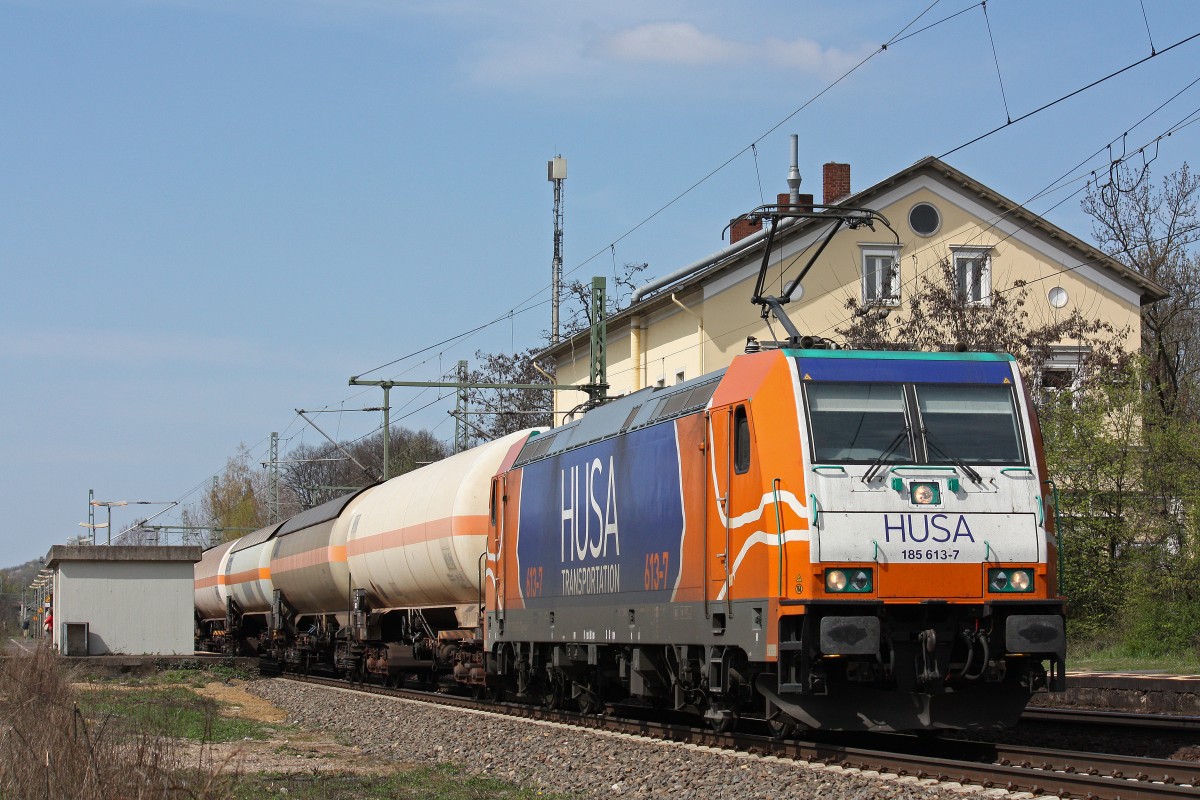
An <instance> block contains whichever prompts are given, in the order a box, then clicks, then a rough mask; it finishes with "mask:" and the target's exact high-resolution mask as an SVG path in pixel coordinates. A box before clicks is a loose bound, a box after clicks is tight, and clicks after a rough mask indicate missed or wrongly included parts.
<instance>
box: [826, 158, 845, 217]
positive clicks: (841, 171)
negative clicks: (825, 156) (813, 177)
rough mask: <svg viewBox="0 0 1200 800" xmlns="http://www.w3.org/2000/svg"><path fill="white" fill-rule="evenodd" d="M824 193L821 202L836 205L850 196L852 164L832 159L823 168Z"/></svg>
mask: <svg viewBox="0 0 1200 800" xmlns="http://www.w3.org/2000/svg"><path fill="white" fill-rule="evenodd" d="M822 177H823V178H824V179H825V180H824V194H823V195H822V198H823V199H822V200H821V204H822V205H827V206H832V205H836V204H838V203H840V202H842V201H843V200H845V199H846V198H847V197H849V196H850V165H849V164H838V163H837V162H834V161H830V162H828V163H826V164H825V166H824V167H823V168H822Z"/></svg>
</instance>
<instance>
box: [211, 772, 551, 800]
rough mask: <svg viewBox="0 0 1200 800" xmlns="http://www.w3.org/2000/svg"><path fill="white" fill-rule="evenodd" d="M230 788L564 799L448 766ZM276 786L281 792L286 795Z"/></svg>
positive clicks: (246, 796) (404, 799)
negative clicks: (386, 773)
mask: <svg viewBox="0 0 1200 800" xmlns="http://www.w3.org/2000/svg"><path fill="white" fill-rule="evenodd" d="M231 790H232V794H231V797H232V798H233V800H259V798H262V797H280V796H284V797H288V798H290V800H340V799H341V798H347V799H349V798H355V799H356V800H357V799H358V798H363V800H375V799H376V798H378V799H379V800H383V798H388V800H393V799H395V800H485V798H486V800H533V799H534V798H540V799H541V800H554V799H555V798H563V799H564V800H565V798H567V797H568V795H562V794H549V793H543V792H541V791H537V790H533V789H520V788H518V787H515V786H513V785H511V784H507V783H504V782H502V781H498V780H494V779H492V778H482V777H478V776H473V775H468V774H467V773H466V772H464V771H463V770H461V769H460V768H458V767H455V766H452V765H448V764H443V765H438V766H435V767H419V768H416V769H406V770H400V771H397V772H394V773H391V774H388V775H345V774H342V775H331V774H303V773H301V774H285V775H281V774H271V773H261V774H251V775H242V776H240V777H239V778H238V779H237V784H236V786H234V787H231ZM281 790H286V794H284V793H283V792H282V791H281Z"/></svg>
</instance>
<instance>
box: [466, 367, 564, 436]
mask: <svg viewBox="0 0 1200 800" xmlns="http://www.w3.org/2000/svg"><path fill="white" fill-rule="evenodd" d="M537 354H538V350H537V348H532V347H531V348H529V349H528V350H523V351H520V352H517V353H513V354H511V355H510V354H508V353H484V352H482V351H479V352H476V353H475V358H477V359H479V362H480V364H479V366H478V367H476V368H475V369H473V370H471V372H470V373H469V374H468V376H467V380H468V381H470V382H471V383H516V384H550V383H552V382H553V381H552V379H551V377H550V376H551V374H552V371H553V369H554V362H553V361H552V360H551V359H548V358H543V359H540V360H539V359H538V358H537ZM467 397H468V399H469V403H470V407H471V411H472V412H476V413H473V414H471V415H470V416H469V417H468V422H469V423H470V425H469V426H468V427H469V429H470V439H471V441H472V442H487V441H491V440H492V439H498V438H500V437H501V436H506V435H508V434H510V433H512V432H514V431H519V430H521V429H523V428H532V427H535V426H539V425H543V426H549V425H553V424H554V423H553V420H552V416H551V413H550V412H551V411H552V409H553V407H554V398H553V392H552V391H551V390H550V389H468V390H467Z"/></svg>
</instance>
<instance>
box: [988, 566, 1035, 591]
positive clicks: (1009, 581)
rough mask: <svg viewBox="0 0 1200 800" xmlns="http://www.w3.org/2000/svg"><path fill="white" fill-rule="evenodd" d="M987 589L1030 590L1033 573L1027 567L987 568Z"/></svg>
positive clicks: (1031, 589) (1031, 588)
mask: <svg viewBox="0 0 1200 800" xmlns="http://www.w3.org/2000/svg"><path fill="white" fill-rule="evenodd" d="M988 591H991V592H1032V591H1033V575H1032V574H1030V572H1029V570H1027V569H989V570H988Z"/></svg>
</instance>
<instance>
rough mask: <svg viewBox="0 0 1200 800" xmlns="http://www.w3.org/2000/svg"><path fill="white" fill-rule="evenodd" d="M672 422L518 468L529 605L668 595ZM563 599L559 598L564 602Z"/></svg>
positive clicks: (674, 511)
mask: <svg viewBox="0 0 1200 800" xmlns="http://www.w3.org/2000/svg"><path fill="white" fill-rule="evenodd" d="M683 526H684V520H683V504H682V500H681V498H680V473H679V451H678V448H677V446H676V442H675V425H674V424H673V423H669V422H668V423H663V424H660V425H652V426H650V427H649V428H643V429H641V430H637V431H634V432H632V433H629V434H626V435H623V436H617V437H614V438H611V439H607V440H604V441H601V442H596V443H595V444H592V445H588V446H586V447H581V448H579V449H577V450H571V451H568V452H566V453H563V454H561V455H557V456H553V457H551V458H547V459H545V460H542V461H535V462H533V463H531V464H529V465H527V466H525V467H523V468H522V478H521V510H520V528H519V533H518V539H517V567H518V570H519V572H518V574H519V575H520V580H521V591H522V595H523V596H524V599H525V605H526V606H528V607H531V608H539V607H546V606H562V605H564V604H565V605H601V604H606V603H612V602H613V595H615V594H617V593H620V594H622V595H627V597H623V598H622V602H625V601H626V600H628V601H629V602H639V603H648V602H662V601H667V600H669V599H670V596H671V591H672V589H673V588H674V586H675V583H676V580H677V579H678V576H679V568H680V561H681V559H680V547H681V542H682V538H683ZM564 598H565V601H564Z"/></svg>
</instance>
